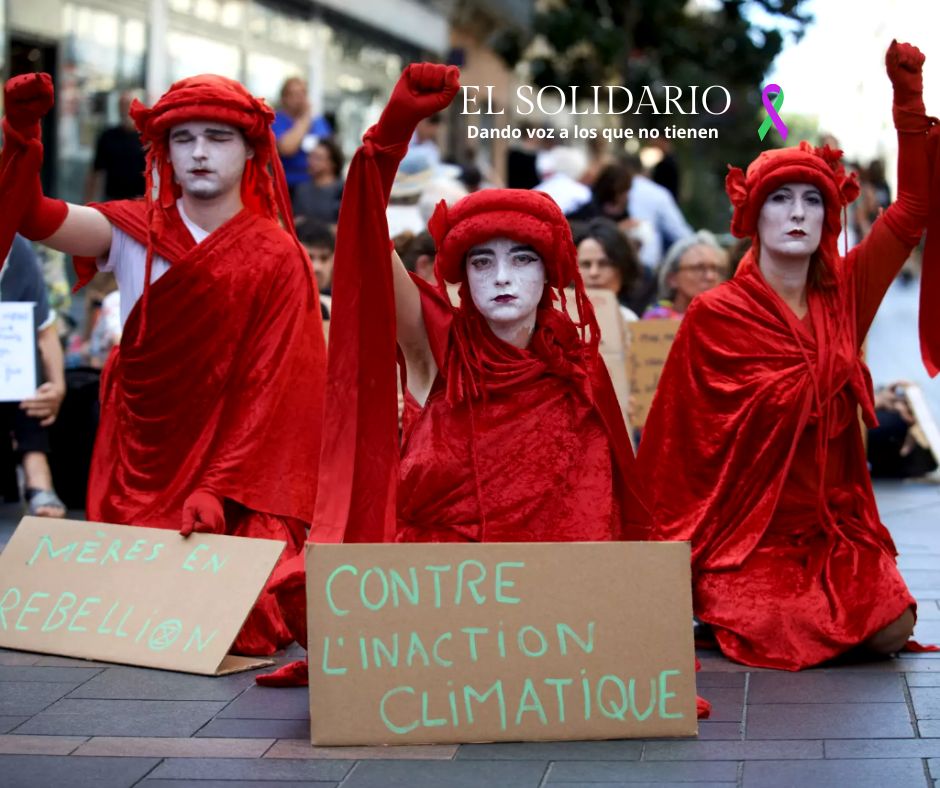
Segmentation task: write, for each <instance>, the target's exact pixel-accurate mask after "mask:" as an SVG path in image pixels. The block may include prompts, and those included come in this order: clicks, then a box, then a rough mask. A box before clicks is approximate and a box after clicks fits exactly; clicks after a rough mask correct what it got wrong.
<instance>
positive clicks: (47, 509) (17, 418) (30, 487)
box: [0, 235, 65, 517]
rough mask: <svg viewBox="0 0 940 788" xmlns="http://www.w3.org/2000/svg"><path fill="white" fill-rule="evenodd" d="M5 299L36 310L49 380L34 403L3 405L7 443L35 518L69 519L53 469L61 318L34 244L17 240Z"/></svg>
mask: <svg viewBox="0 0 940 788" xmlns="http://www.w3.org/2000/svg"><path fill="white" fill-rule="evenodd" d="M0 273H2V277H0V300H2V301H30V302H32V303H33V304H34V305H35V306H34V311H33V317H34V322H33V325H34V326H35V330H36V349H37V351H38V356H39V359H38V360H39V362H40V363H39V365H38V366H39V368H38V369H37V379H38V380H43V379H44V382H42V383H40V385H39V388H37V389H36V394H35V396H33V398H32V399H28V400H23V401H22V402H20V403H16V402H3V403H0V420H2V423H3V430H4V431H5V433H6V434H7V436H8V437H7V440H9V435H10V434H11V433H12V437H13V441H14V442H15V450H16V455H17V457H19V458H20V460H21V462H22V465H23V475H24V476H25V485H24V486H25V497H26V501H27V504H28V507H29V513H30V514H31V515H33V516H36V517H65V505H64V504H63V503H62V501H61V500H60V499H59V496H58V495H56V492H55V490H54V489H53V487H52V472H51V471H50V470H49V459H48V454H49V434H48V428H49V427H50V426H52V424H53V423H54V422H55V420H56V417H57V416H58V414H59V408H60V407H61V406H62V400H63V399H64V398H65V364H64V362H63V353H62V344H61V342H60V341H59V335H58V332H57V330H56V324H55V323H56V314H55V312H54V311H52V310H51V309H50V308H49V301H48V297H47V295H46V285H45V282H43V279H42V272H41V271H40V269H39V263H38V261H37V259H36V255H35V253H34V252H33V248H32V246H31V245H30V244H29V242H28V241H27V240H26V239H25V238H23V237H21V236H19V235H17V236H16V237H15V238H14V240H13V245H12V247H11V248H10V253H9V255H8V256H7V259H6V262H5V263H4V265H3V269H2V272H0Z"/></svg>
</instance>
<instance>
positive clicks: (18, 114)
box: [3, 74, 55, 137]
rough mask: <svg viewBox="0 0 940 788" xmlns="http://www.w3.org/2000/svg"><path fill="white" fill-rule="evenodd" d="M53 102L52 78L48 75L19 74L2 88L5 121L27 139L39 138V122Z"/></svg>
mask: <svg viewBox="0 0 940 788" xmlns="http://www.w3.org/2000/svg"><path fill="white" fill-rule="evenodd" d="M54 100H55V92H54V91H53V89H52V77H50V76H49V75H48V74H20V75H19V76H16V77H12V78H11V79H8V80H7V82H6V85H5V86H4V88H3V106H4V107H5V112H6V120H7V122H8V123H9V124H10V125H11V126H12V127H13V128H14V129H16V130H17V131H18V132H20V133H21V134H23V135H24V136H27V137H38V136H39V121H40V120H41V119H42V117H43V115H45V114H46V113H47V112H48V111H49V110H50V109H51V108H52V105H53V103H54Z"/></svg>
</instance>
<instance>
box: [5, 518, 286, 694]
mask: <svg viewBox="0 0 940 788" xmlns="http://www.w3.org/2000/svg"><path fill="white" fill-rule="evenodd" d="M284 544H285V543H284V542H281V541H276V540H273V539H247V538H244V537H240V536H220V535H216V534H193V535H192V536H190V537H188V538H185V539H184V538H183V537H182V536H180V534H179V533H177V532H176V531H171V530H167V529H165V528H141V527H139V526H131V525H106V524H104V523H88V522H82V521H77V520H58V519H54V518H51V517H24V518H23V520H22V521H21V522H20V524H19V526H18V527H17V529H16V531H15V532H14V533H13V536H12V537H11V539H10V541H9V543H8V544H7V546H6V547H5V548H4V550H3V553H0V646H2V647H3V648H13V649H19V650H21V651H38V652H41V653H45V654H61V655H63V656H67V657H81V658H83V659H95V660H102V661H105V662H120V663H123V664H127V665H141V666H143V667H148V668H163V669H164V670H177V671H181V672H184V673H200V674H203V675H209V676H213V675H222V674H224V673H234V672H237V671H240V670H249V669H251V668H256V667H260V666H262V665H270V664H272V661H271V660H268V659H263V658H256V657H239V656H233V655H231V654H228V649H229V647H230V646H231V645H232V642H233V641H234V640H235V637H236V635H238V631H239V630H240V629H241V626H242V624H243V623H244V621H245V619H246V618H247V616H248V613H249V611H250V610H251V608H252V605H254V603H255V601H256V600H257V599H258V595H259V594H260V593H261V591H262V589H263V588H264V584H265V582H266V581H267V579H268V576H269V575H270V574H271V571H272V570H273V569H274V565H275V564H276V563H277V559H278V557H279V556H280V554H281V551H282V550H283V549H284Z"/></svg>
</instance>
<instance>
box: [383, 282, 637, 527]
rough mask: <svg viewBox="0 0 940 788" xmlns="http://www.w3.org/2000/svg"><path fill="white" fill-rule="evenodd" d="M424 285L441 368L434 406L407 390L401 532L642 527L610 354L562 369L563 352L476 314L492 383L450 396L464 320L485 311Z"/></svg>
mask: <svg viewBox="0 0 940 788" xmlns="http://www.w3.org/2000/svg"><path fill="white" fill-rule="evenodd" d="M416 281H419V280H416ZM419 286H420V287H421V293H422V307H423V313H424V322H425V325H426V326H427V329H428V334H429V338H430V340H431V348H432V352H433V353H434V356H435V361H436V363H437V365H438V369H439V370H440V373H439V376H438V379H437V381H436V382H435V385H434V386H433V388H432V391H431V394H430V395H429V397H428V400H427V402H426V403H425V406H424V407H423V408H418V405H417V403H416V402H415V401H414V399H413V398H411V397H410V396H408V399H407V408H408V414H407V417H406V419H405V425H406V429H405V433H404V435H403V438H402V456H401V467H400V473H401V480H400V483H399V487H398V528H397V535H396V538H397V540H398V541H405V542H408V541H480V542H520V541H525V542H529V541H531V542H550V541H606V540H611V539H641V538H643V537H644V536H645V533H646V528H647V527H648V520H647V517H648V515H647V512H646V509H645V507H644V506H643V504H642V503H641V502H640V500H639V499H638V498H637V496H636V494H635V492H634V484H635V481H634V480H635V473H634V472H633V454H632V451H630V448H629V446H630V443H629V440H628V438H627V435H626V431H625V429H624V427H623V420H622V418H621V417H620V415H619V412H615V411H614V410H612V409H611V408H610V405H611V401H612V399H614V397H613V394H612V388H611V383H610V380H609V378H608V376H607V374H606V367H604V364H603V362H602V361H601V360H600V359H599V358H598V359H597V361H596V364H595V365H594V366H595V368H594V370H593V375H592V376H591V378H592V379H591V380H588V378H587V376H586V375H584V374H583V373H581V374H580V375H578V374H577V371H575V370H572V369H570V368H568V369H564V370H562V369H553V368H552V359H550V358H547V357H545V356H544V355H541V356H540V354H539V353H538V352H534V351H533V349H532V348H531V347H530V348H529V349H526V350H520V349H519V348H515V347H513V346H511V345H508V344H506V343H505V342H502V341H501V340H499V339H498V338H496V336H494V335H493V334H492V332H490V331H489V330H488V328H487V327H486V324H485V322H484V321H483V320H481V319H479V318H476V319H475V320H476V322H477V324H478V329H479V330H478V331H477V346H478V350H480V351H481V356H482V357H483V359H484V365H485V367H484V375H483V380H482V382H483V385H484V387H485V388H486V391H487V394H486V397H485V398H484V399H478V400H474V401H466V400H465V401H463V402H460V403H456V404H451V403H450V402H448V397H447V391H446V388H447V387H446V385H445V383H444V381H445V380H446V379H447V376H448V374H450V369H449V364H450V363H452V361H451V358H452V357H451V353H452V352H453V351H452V348H451V340H452V336H451V332H452V330H453V324H454V322H455V321H460V320H464V321H465V320H468V319H469V320H474V317H472V316H471V317H468V316H467V315H466V314H465V313H464V311H463V310H461V311H459V312H457V313H456V314H455V313H454V312H453V311H452V309H451V307H450V304H449V303H445V302H444V299H443V297H442V296H441V294H440V292H439V291H438V290H436V289H433V288H431V287H428V286H426V285H425V284H424V283H423V282H420V281H419ZM562 363H563V362H562ZM566 373H567V374H566Z"/></svg>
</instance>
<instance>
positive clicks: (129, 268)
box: [98, 200, 209, 330]
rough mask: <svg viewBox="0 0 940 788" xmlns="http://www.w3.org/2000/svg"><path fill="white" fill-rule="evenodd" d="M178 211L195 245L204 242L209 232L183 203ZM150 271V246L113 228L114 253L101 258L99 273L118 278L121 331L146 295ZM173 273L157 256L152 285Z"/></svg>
mask: <svg viewBox="0 0 940 788" xmlns="http://www.w3.org/2000/svg"><path fill="white" fill-rule="evenodd" d="M176 209H177V210H178V211H179V213H180V218H181V219H182V220H183V224H184V225H186V229H187V230H189V232H190V234H191V235H192V237H193V240H195V242H196V243H197V244H198V243H201V242H202V241H204V240H205V239H206V238H208V236H209V232H208V231H207V230H203V229H202V227H200V226H199V225H198V224H196V223H195V222H194V221H193V220H192V219H190V218H189V217H188V216H187V215H186V212H185V211H184V210H183V201H182V200H177V201H176ZM146 269H147V247H146V246H144V245H143V244H142V243H139V242H138V241H135V240H134V239H133V238H131V237H130V236H129V235H128V234H127V233H125V232H124V231H123V230H120V229H118V228H117V227H115V226H114V225H111V250H110V251H109V252H108V259H107V260H105V259H104V258H99V259H98V270H99V271H109V272H111V273H113V274H114V278H115V279H117V284H118V290H119V291H120V293H121V329H122V330H123V328H124V324H125V323H126V322H127V317H128V315H130V313H131V310H132V309H133V308H134V304H136V303H137V300H138V299H139V298H140V297H141V296H142V295H143V294H144V274H145V273H146ZM169 270H170V264H169V263H168V262H167V261H166V260H164V259H163V258H162V257H160V256H159V255H157V254H154V256H153V266H152V268H151V272H150V283H151V284H153V283H154V282H156V281H157V280H158V279H159V278H160V277H161V276H163V275H164V274H165V273H166V272H167V271H169Z"/></svg>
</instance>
